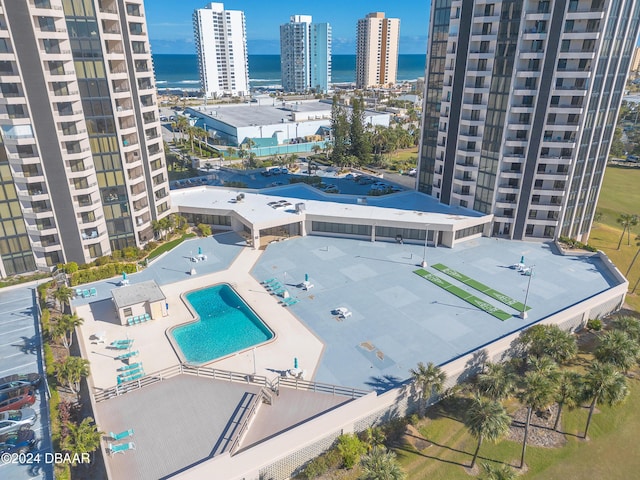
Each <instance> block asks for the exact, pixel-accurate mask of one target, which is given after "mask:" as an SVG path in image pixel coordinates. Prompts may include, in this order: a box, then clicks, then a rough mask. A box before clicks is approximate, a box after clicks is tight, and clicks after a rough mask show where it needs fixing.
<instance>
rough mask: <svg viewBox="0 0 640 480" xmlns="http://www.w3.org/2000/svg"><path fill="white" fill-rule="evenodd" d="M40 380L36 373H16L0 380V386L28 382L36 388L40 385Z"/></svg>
mask: <svg viewBox="0 0 640 480" xmlns="http://www.w3.org/2000/svg"><path fill="white" fill-rule="evenodd" d="M41 378H42V377H40V374H38V373H16V374H13V375H8V376H6V377H3V378H0V385H3V384H5V383H9V382H29V383H30V384H31V385H33V386H34V387H37V386H38V385H40V380H41Z"/></svg>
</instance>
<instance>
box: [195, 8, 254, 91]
mask: <svg viewBox="0 0 640 480" xmlns="http://www.w3.org/2000/svg"><path fill="white" fill-rule="evenodd" d="M193 36H194V40H195V44H196V54H197V56H198V69H199V70H200V86H201V88H202V91H203V93H204V95H205V96H206V97H221V96H223V95H232V96H237V95H239V96H244V95H247V94H248V93H249V61H248V57H247V32H246V28H245V18H244V12H243V11H240V10H225V9H224V4H222V3H210V4H209V5H207V6H206V7H205V8H199V9H196V10H195V11H194V12H193Z"/></svg>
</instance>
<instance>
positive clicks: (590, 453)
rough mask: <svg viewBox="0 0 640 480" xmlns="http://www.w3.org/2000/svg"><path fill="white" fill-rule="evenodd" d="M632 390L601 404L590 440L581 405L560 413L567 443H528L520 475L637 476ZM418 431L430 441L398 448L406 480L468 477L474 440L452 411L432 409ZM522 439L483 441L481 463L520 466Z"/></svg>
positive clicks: (639, 461)
mask: <svg viewBox="0 0 640 480" xmlns="http://www.w3.org/2000/svg"><path fill="white" fill-rule="evenodd" d="M629 387H630V390H631V395H630V396H629V397H628V398H627V400H626V402H625V403H623V404H622V405H619V406H617V407H614V408H608V407H599V410H600V413H598V414H596V415H594V419H593V422H592V424H591V428H590V430H589V440H587V441H585V440H582V439H581V438H579V437H578V435H576V434H581V433H582V431H583V429H584V425H585V422H586V419H587V410H586V409H584V408H581V409H577V410H574V411H570V412H567V413H566V415H563V418H564V431H565V432H567V433H568V435H567V444H566V445H565V446H563V447H559V448H542V447H532V446H528V447H527V456H526V466H527V471H526V472H525V473H524V474H522V475H521V476H520V477H519V478H522V479H531V480H533V479H535V480H556V479H557V480H570V479H607V480H616V479H621V480H622V479H625V480H626V479H630V478H637V476H638V474H637V472H638V471H639V469H640V442H638V440H637V438H638V430H639V429H640V416H639V415H637V409H636V405H637V404H638V402H640V384H639V383H638V381H637V380H629ZM420 432H421V433H422V435H423V436H424V438H426V439H427V440H429V441H430V442H432V443H433V444H432V445H431V446H429V447H427V448H426V449H424V450H422V451H420V452H416V451H414V450H412V449H411V448H401V449H398V450H396V452H397V453H398V457H399V459H400V463H401V464H402V467H403V469H404V470H405V471H406V472H407V474H408V478H409V479H421V478H428V479H429V480H456V479H460V480H463V479H464V480H468V479H469V478H474V477H473V476H470V475H469V474H468V473H467V471H466V470H465V468H464V467H466V466H468V465H469V464H470V463H471V458H472V455H473V451H474V449H475V446H476V440H475V439H474V438H473V437H471V436H470V435H469V433H468V432H467V430H466V428H465V427H464V425H463V424H462V422H461V421H459V420H458V419H456V418H455V414H452V412H451V411H446V410H444V411H443V410H440V411H439V412H438V413H436V414H434V415H433V417H432V419H431V420H427V424H426V425H425V426H424V427H422V428H420ZM521 447H522V445H521V444H520V443H516V442H512V441H507V440H503V441H502V442H500V443H498V444H495V445H494V444H492V443H490V442H485V443H483V445H482V448H481V449H480V457H479V459H478V462H479V463H483V462H488V461H493V462H505V463H507V464H510V465H511V466H514V467H515V466H517V465H519V461H520V452H521Z"/></svg>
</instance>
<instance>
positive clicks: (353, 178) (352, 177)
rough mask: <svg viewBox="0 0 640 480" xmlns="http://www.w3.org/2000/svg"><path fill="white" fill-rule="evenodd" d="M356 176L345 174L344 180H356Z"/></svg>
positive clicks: (354, 174) (355, 174)
mask: <svg viewBox="0 0 640 480" xmlns="http://www.w3.org/2000/svg"><path fill="white" fill-rule="evenodd" d="M358 176H359V175H358V174H357V173H347V174H346V175H345V176H344V178H345V179H346V180H357V179H358Z"/></svg>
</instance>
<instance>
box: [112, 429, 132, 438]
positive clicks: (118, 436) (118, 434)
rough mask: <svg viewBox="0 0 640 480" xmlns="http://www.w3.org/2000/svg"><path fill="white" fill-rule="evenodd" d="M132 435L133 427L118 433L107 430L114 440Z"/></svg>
mask: <svg viewBox="0 0 640 480" xmlns="http://www.w3.org/2000/svg"><path fill="white" fill-rule="evenodd" d="M132 436H133V428H130V429H129V430H125V431H124V432H120V433H113V432H109V437H110V438H112V439H114V440H116V441H118V440H122V439H123V438H127V437H132Z"/></svg>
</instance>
